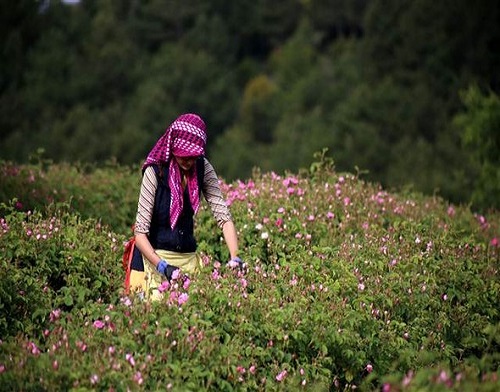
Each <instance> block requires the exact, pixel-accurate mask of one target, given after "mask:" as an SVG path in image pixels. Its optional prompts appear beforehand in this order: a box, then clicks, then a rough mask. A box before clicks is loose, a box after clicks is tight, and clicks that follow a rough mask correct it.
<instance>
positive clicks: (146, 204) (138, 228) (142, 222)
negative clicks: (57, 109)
mask: <svg viewBox="0 0 500 392" xmlns="http://www.w3.org/2000/svg"><path fill="white" fill-rule="evenodd" d="M204 164H205V173H204V176H203V186H202V192H203V196H204V197H205V200H206V201H207V203H208V205H209V207H210V209H211V211H212V214H213V216H214V218H215V219H216V221H217V225H218V226H219V227H222V226H223V225H224V223H226V222H227V221H230V220H232V216H231V212H230V211H229V208H228V206H227V204H226V201H225V200H224V197H223V196H222V191H221V189H220V186H219V179H218V177H217V174H216V173H215V170H214V168H213V166H212V165H211V164H210V162H209V161H208V160H207V159H206V158H205V159H204ZM157 187H158V179H157V177H156V173H155V171H154V168H153V167H152V166H148V167H147V168H146V170H145V171H144V175H143V177H142V184H141V191H140V194H139V202H138V205H137V215H136V220H135V227H134V232H135V233H136V234H138V233H143V234H148V233H149V227H150V225H151V217H152V215H153V207H154V203H155V194H156V188H157Z"/></svg>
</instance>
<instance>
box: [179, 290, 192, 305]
mask: <svg viewBox="0 0 500 392" xmlns="http://www.w3.org/2000/svg"><path fill="white" fill-rule="evenodd" d="M188 299H189V295H188V294H187V293H182V294H181V295H179V298H177V303H178V304H179V305H183V304H185V303H186V302H187V300H188Z"/></svg>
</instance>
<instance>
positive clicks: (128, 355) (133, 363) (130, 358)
mask: <svg viewBox="0 0 500 392" xmlns="http://www.w3.org/2000/svg"><path fill="white" fill-rule="evenodd" d="M125 359H126V360H127V362H128V363H130V366H132V367H134V366H135V359H134V357H133V356H132V354H129V353H127V354H126V355H125Z"/></svg>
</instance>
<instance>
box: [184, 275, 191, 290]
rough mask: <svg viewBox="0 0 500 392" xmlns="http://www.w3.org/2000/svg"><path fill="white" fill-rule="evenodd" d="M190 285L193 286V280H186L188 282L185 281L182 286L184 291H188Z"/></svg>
mask: <svg viewBox="0 0 500 392" xmlns="http://www.w3.org/2000/svg"><path fill="white" fill-rule="evenodd" d="M190 285H191V279H189V278H186V280H185V281H184V283H183V284H182V288H183V289H184V290H188V289H189V286H190Z"/></svg>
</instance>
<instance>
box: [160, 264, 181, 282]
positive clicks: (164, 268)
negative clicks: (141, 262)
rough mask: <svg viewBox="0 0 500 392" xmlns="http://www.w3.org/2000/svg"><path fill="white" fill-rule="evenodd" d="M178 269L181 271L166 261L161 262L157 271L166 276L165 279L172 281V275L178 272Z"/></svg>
mask: <svg viewBox="0 0 500 392" xmlns="http://www.w3.org/2000/svg"><path fill="white" fill-rule="evenodd" d="M178 269H179V267H175V266H173V265H170V264H168V263H167V262H166V261H165V260H160V262H159V263H158V265H157V266H156V270H157V271H158V272H159V273H160V274H162V275H165V277H166V278H167V280H169V281H170V280H171V279H172V274H173V273H174V271H177V270H178Z"/></svg>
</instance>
